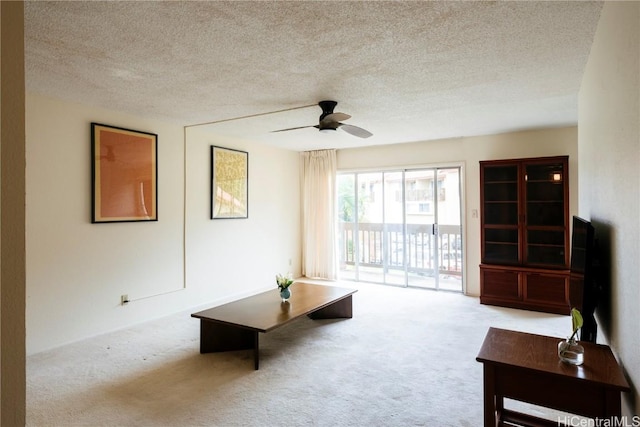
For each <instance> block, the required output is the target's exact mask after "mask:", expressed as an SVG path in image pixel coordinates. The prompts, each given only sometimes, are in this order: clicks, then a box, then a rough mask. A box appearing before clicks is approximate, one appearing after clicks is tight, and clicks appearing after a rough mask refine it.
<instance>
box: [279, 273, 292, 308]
mask: <svg viewBox="0 0 640 427" xmlns="http://www.w3.org/2000/svg"><path fill="white" fill-rule="evenodd" d="M276 283H277V284H278V290H279V291H280V297H281V298H282V302H285V301H286V300H288V299H289V298H291V289H289V286H291V285H292V284H293V279H292V278H291V273H287V275H282V274H276Z"/></svg>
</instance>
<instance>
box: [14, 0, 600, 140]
mask: <svg viewBox="0 0 640 427" xmlns="http://www.w3.org/2000/svg"><path fill="white" fill-rule="evenodd" d="M601 7H602V3H600V2H574V1H572V2H547V1H543V2H537V1H527V2H444V1H431V2H416V1H412V2H404V1H395V2H346V1H343V2H321V1H309V2H284V1H263V2H236V1H233V2H217V1H216V2H180V1H174V2H101V1H90V2H40V1H38V2H35V1H33V2H25V42H26V47H25V49H26V68H27V90H29V91H32V92H36V93H41V94H44V95H48V96H53V97H56V98H61V99H65V100H69V101H74V102H80V103H83V104H88V105H94V106H99V107H104V108H107V109H112V110H119V111H123V112H128V113H131V114H134V115H137V116H141V117H149V118H154V119H161V120H169V121H172V122H176V123H178V124H180V125H193V124H200V123H209V122H219V123H214V124H211V125H208V126H207V128H208V129H209V130H210V131H212V132H216V133H219V134H223V135H228V136H234V137H239V138H243V139H248V140H251V141H256V142H263V143H267V144H272V145H277V146H281V147H284V148H289V149H293V150H307V149H320V148H345V147H354V146H360V145H367V144H391V143H402V142H409V141H423V140H432V139H440V138H451V137H458V136H468V135H482V134H490V133H499V132H506V131H512V130H521V129H535V128H540V127H550V126H567V125H574V124H576V122H577V94H578V90H579V88H580V82H581V79H582V73H583V70H584V67H585V65H586V61H587V58H588V55H589V50H590V47H591V43H592V41H593V36H594V33H595V30H596V26H597V23H598V19H599V16H600V10H601ZM323 99H332V100H336V101H338V106H337V108H336V111H340V112H345V113H347V114H350V115H351V116H352V118H351V119H350V120H348V121H347V122H346V123H348V124H352V125H356V126H360V127H363V128H365V129H367V130H369V131H371V132H372V133H373V134H374V136H373V137H371V138H368V139H361V138H356V137H354V136H352V135H349V134H347V133H345V132H342V131H340V130H339V131H337V132H331V133H330V134H327V133H324V132H318V131H317V130H316V129H314V128H309V129H300V130H294V131H290V132H281V133H272V132H271V131H273V130H276V129H281V128H289V127H296V126H304V125H314V124H317V121H318V116H319V115H320V113H321V111H320V108H319V107H317V106H315V105H314V104H316V103H317V102H318V101H320V100H323ZM303 106H310V107H306V108H298V107H303ZM288 109H292V110H289V111H281V110H288ZM273 111H280V112H277V113H273V114H264V115H262V113H267V112H273ZM247 116H249V117H247ZM251 116H253V117H251ZM239 117H244V118H240V119H237V120H229V121H227V120H228V119H236V118H239ZM113 125H118V123H113ZM144 130H147V131H153V129H144Z"/></svg>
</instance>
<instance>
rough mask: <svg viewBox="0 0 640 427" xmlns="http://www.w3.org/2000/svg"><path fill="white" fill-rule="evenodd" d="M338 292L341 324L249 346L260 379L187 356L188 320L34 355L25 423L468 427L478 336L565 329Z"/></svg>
mask: <svg viewBox="0 0 640 427" xmlns="http://www.w3.org/2000/svg"><path fill="white" fill-rule="evenodd" d="M293 286H294V287H293V288H292V289H293V294H294V296H293V298H295V285H293ZM340 286H344V287H354V288H358V289H359V291H358V292H357V293H356V294H355V295H354V317H353V319H346V320H319V321H313V320H310V319H308V318H303V319H299V320H298V321H295V322H292V323H290V324H289V325H286V326H285V327H282V328H280V329H277V330H275V331H272V332H270V333H268V334H263V335H261V336H260V346H261V353H260V354H261V360H260V370H259V371H254V370H253V362H252V354H251V352H250V351H239V352H229V353H216V354H205V355H201V354H199V321H198V320H197V319H194V318H191V317H190V316H189V314H190V312H186V313H181V314H178V315H172V316H169V317H166V318H163V319H160V320H156V321H153V322H148V323H145V324H142V325H139V326H136V327H132V328H129V329H126V330H122V331H119V332H117V333H111V334H107V335H103V336H99V337H95V338H92V339H88V340H85V341H82V342H78V343H75V344H71V345H67V346H64V347H62V348H59V349H55V350H52V351H47V352H43V353H39V354H36V355H32V356H30V357H29V358H28V361H27V425H28V426H332V427H334V426H445V425H447V426H467V427H475V426H480V425H482V365H481V364H480V363H478V362H476V360H475V357H476V355H477V353H478V350H479V349H480V346H481V344H482V341H483V339H484V336H485V333H486V331H487V329H488V328H489V327H490V326H495V327H501V328H505V329H515V330H521V331H526V332H534V333H542V334H545V335H553V336H565V335H566V334H567V332H569V330H570V328H571V321H570V318H569V317H567V316H557V315H552V314H544V313H534V312H528V311H520V310H511V309H504V308H498V307H491V306H484V305H480V304H479V302H478V299H477V298H471V297H465V296H462V295H460V294H455V293H446V292H434V291H428V290H420V289H403V288H393V287H386V286H381V285H371V284H355V283H348V282H346V283H342V284H341V285H340ZM293 302H294V303H295V299H294V300H293ZM274 304H279V301H277V300H276V301H274ZM131 308H132V309H133V308H134V307H131ZM512 403H513V402H512ZM516 406H517V405H516ZM533 409H534V410H536V409H537V408H533ZM538 415H547V416H548V414H547V413H544V412H540V413H538Z"/></svg>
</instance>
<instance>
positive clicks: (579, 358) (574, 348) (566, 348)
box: [558, 308, 584, 365]
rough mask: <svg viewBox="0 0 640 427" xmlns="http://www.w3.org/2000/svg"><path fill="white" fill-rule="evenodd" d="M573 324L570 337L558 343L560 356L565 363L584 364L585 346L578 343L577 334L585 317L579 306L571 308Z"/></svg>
mask: <svg viewBox="0 0 640 427" xmlns="http://www.w3.org/2000/svg"><path fill="white" fill-rule="evenodd" d="M571 324H572V326H573V333H572V334H571V336H570V337H569V338H568V339H566V340H562V341H560V342H559V343H558V357H560V360H562V361H563V362H565V363H569V364H571V365H582V362H584V347H583V346H581V345H580V344H578V341H577V340H576V335H577V333H578V330H579V329H580V328H581V327H582V324H583V319H582V314H580V311H579V310H578V309H577V308H572V309H571Z"/></svg>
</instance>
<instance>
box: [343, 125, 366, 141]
mask: <svg viewBox="0 0 640 427" xmlns="http://www.w3.org/2000/svg"><path fill="white" fill-rule="evenodd" d="M340 129H342V130H343V131H345V132H347V133H350V134H351V135H353V136H357V137H358V138H369V137H370V136H373V134H372V133H371V132H369V131H368V130H366V129H362V128H359V127H358V126H353V125H345V124H343V125H342V126H340Z"/></svg>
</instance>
